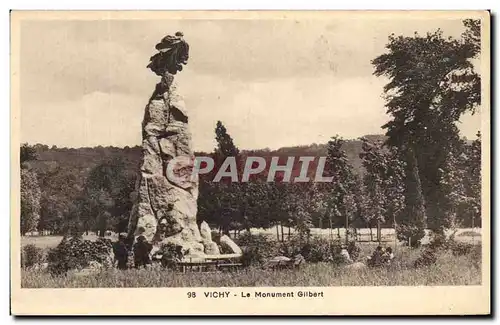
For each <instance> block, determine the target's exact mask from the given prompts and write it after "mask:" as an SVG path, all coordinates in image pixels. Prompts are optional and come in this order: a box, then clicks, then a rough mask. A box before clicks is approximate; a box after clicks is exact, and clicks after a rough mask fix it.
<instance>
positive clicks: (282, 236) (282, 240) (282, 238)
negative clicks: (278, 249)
mask: <svg viewBox="0 0 500 325" xmlns="http://www.w3.org/2000/svg"><path fill="white" fill-rule="evenodd" d="M280 227H281V242H282V243H283V242H284V241H285V233H284V231H283V224H280Z"/></svg>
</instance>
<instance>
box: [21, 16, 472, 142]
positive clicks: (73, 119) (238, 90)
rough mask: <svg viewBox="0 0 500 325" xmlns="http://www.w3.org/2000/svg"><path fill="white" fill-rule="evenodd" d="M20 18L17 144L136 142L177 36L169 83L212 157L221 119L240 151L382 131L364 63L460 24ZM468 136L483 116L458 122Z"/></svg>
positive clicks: (374, 87) (376, 94) (458, 29)
mask: <svg viewBox="0 0 500 325" xmlns="http://www.w3.org/2000/svg"><path fill="white" fill-rule="evenodd" d="M407 18H408V17H407V16H406V19H405V20H394V19H391V20H373V19H371V20H367V19H363V20H360V19H358V20H354V19H335V20H331V21H327V20H321V21H312V20H300V21H296V20H286V21H283V20H281V21H277V20H264V21H263V20H258V21H257V20H216V21H209V20H177V21H172V20H148V21H146V20H126V21H125V20H123V21H116V20H114V21H104V20H100V21H88V20H87V21H64V22H63V21H25V22H23V23H22V25H21V55H20V64H21V75H20V81H21V140H22V142H29V143H43V144H48V145H54V144H55V145H57V146H59V147H64V146H65V147H82V146H97V145H102V146H108V145H113V146H120V147H123V146H126V145H128V146H134V145H140V143H141V122H142V118H143V114H144V107H145V105H146V104H147V101H148V99H149V96H150V95H151V93H152V91H153V89H154V85H155V83H156V82H157V81H158V77H157V76H155V75H154V74H153V73H152V72H151V71H150V70H149V69H146V65H147V64H148V62H149V57H150V56H151V55H152V54H154V52H155V50H154V46H155V44H156V43H157V42H158V41H159V40H160V39H161V38H162V37H163V36H164V35H165V34H173V33H175V32H176V31H178V30H180V31H183V32H184V35H185V39H186V40H187V41H188V43H189V44H190V59H189V62H188V65H187V66H186V67H185V68H184V70H183V71H182V72H180V74H178V76H177V77H176V78H177V80H178V82H179V87H180V91H181V93H182V94H183V95H184V98H185V101H186V105H187V109H188V111H189V114H190V124H191V131H192V133H193V147H194V149H195V150H211V149H212V148H213V147H214V145H215V140H214V136H215V135H214V128H215V124H216V121H217V120H221V121H222V122H223V123H224V124H225V125H226V127H227V129H228V131H229V133H230V134H231V135H232V137H233V138H234V140H235V143H236V144H237V145H238V146H239V147H240V148H242V149H250V148H253V149H257V148H265V147H268V148H271V149H274V148H279V147H282V146H290V145H300V144H310V143H314V142H315V143H324V142H326V141H328V139H329V137H331V136H333V135H335V134H339V135H341V136H343V137H345V138H357V137H359V136H362V135H365V134H379V133H383V130H382V129H381V125H382V124H384V123H385V122H386V121H387V120H388V118H389V117H388V116H387V114H386V113H385V108H384V102H383V100H382V98H381V94H382V87H383V86H384V84H385V83H386V82H387V80H384V79H382V78H377V77H374V76H372V72H373V67H372V66H371V64H370V60H372V59H373V58H375V57H376V56H378V55H380V54H382V53H383V52H384V51H385V49H384V46H385V44H386V43H387V37H388V35H389V34H390V33H395V34H404V35H411V34H413V33H414V32H415V31H418V32H421V33H425V32H427V31H433V30H435V29H437V28H441V29H443V31H444V33H445V34H446V35H451V36H459V35H460V34H461V33H462V31H463V26H462V24H461V22H460V20H428V19H425V20H423V19H418V20H417V19H407ZM460 128H461V131H462V134H463V135H464V136H467V137H469V138H473V137H474V135H475V134H476V132H477V131H478V130H479V128H480V117H479V116H478V115H476V116H472V117H471V116H466V117H464V118H463V120H462V123H461V125H460Z"/></svg>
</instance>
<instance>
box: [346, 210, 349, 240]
mask: <svg viewBox="0 0 500 325" xmlns="http://www.w3.org/2000/svg"><path fill="white" fill-rule="evenodd" d="M348 229H349V216H348V214H346V216H345V244H346V245H347V244H349V234H348Z"/></svg>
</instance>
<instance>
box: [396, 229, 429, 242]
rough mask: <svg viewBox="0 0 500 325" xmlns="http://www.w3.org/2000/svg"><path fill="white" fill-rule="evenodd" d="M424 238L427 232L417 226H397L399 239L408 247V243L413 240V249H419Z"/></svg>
mask: <svg viewBox="0 0 500 325" xmlns="http://www.w3.org/2000/svg"><path fill="white" fill-rule="evenodd" d="M424 236H425V230H424V229H423V228H420V227H417V226H415V225H405V224H401V225H398V226H397V238H398V240H400V241H402V242H404V244H405V245H408V241H409V239H411V247H419V246H420V240H421V239H422V238H424Z"/></svg>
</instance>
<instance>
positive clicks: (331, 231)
mask: <svg viewBox="0 0 500 325" xmlns="http://www.w3.org/2000/svg"><path fill="white" fill-rule="evenodd" d="M328 218H329V220H330V241H332V240H333V222H332V217H331V216H329V217H328Z"/></svg>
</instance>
